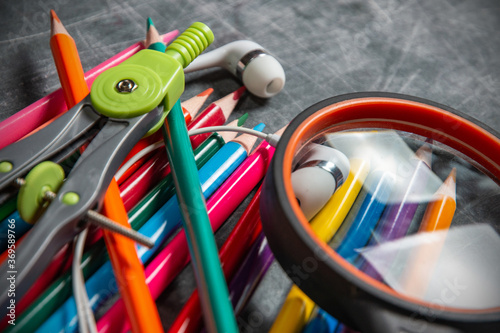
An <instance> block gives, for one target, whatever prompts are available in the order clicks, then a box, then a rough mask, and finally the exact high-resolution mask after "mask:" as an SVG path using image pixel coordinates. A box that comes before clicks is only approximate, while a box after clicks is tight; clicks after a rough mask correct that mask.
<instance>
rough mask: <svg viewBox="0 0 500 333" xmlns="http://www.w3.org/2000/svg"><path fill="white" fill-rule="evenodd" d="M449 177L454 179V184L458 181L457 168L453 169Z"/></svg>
mask: <svg viewBox="0 0 500 333" xmlns="http://www.w3.org/2000/svg"><path fill="white" fill-rule="evenodd" d="M448 177H451V179H453V182H456V181H457V168H453V169H451V172H450V174H449V176H448Z"/></svg>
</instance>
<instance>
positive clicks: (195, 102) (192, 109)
mask: <svg viewBox="0 0 500 333" xmlns="http://www.w3.org/2000/svg"><path fill="white" fill-rule="evenodd" d="M213 91H214V90H213V89H212V88H208V89H207V90H205V91H203V92H201V93H199V94H198V95H196V96H194V97H192V98H190V99H188V100H186V101H184V102H182V107H183V108H184V109H185V110H186V111H187V112H188V113H189V114H190V115H191V118H193V119H194V117H195V116H196V115H197V114H198V111H200V109H201V107H202V106H203V104H205V101H206V100H207V98H208V96H210V94H211V93H212V92H213Z"/></svg>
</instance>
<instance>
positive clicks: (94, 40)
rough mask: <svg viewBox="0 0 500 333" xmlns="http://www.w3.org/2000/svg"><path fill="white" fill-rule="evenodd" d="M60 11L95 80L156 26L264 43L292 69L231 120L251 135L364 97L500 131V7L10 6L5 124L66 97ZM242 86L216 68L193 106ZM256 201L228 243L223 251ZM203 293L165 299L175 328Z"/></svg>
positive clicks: (176, 292) (269, 314) (379, 2)
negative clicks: (57, 38)
mask: <svg viewBox="0 0 500 333" xmlns="http://www.w3.org/2000/svg"><path fill="white" fill-rule="evenodd" d="M50 9H55V10H56V12H57V14H58V16H59V17H60V18H61V20H62V22H63V23H64V25H65V26H66V28H67V30H68V31H69V33H70V34H71V35H72V36H73V38H74V39H75V41H76V44H77V47H78V49H79V52H80V57H81V59H82V62H83V67H84V70H89V69H90V68H92V67H94V66H96V65H98V64H99V63H101V62H102V61H104V60H105V59H107V58H109V57H110V56H112V55H114V54H115V53H117V52H119V51H121V50H122V49H124V48H126V47H127V46H129V45H131V44H132V43H134V42H136V41H138V40H140V39H143V38H144V35H145V27H146V18H147V17H148V16H150V17H152V19H153V21H154V22H155V25H156V27H157V28H158V30H159V31H160V32H167V31H170V30H173V29H179V30H183V29H185V28H187V27H188V26H189V24H191V23H192V22H194V21H202V22H205V23H207V24H208V25H209V26H210V27H211V28H212V30H213V31H214V34H215V42H214V44H213V46H211V47H210V49H213V48H215V47H217V46H221V45H224V44H226V43H228V42H230V41H234V40H237V39H250V40H253V41H256V42H258V43H260V44H261V45H263V46H264V47H266V48H267V49H268V50H269V51H270V52H271V53H273V54H274V55H276V57H277V58H278V59H279V60H280V62H281V63H282V64H283V67H284V69H285V72H286V75H287V82H286V86H285V89H284V90H283V92H282V93H281V94H279V95H278V96H276V97H274V98H272V99H270V100H264V99H260V98H256V97H253V96H251V95H247V96H246V97H244V98H243V100H242V101H241V103H240V105H239V106H238V108H237V110H236V111H235V113H234V114H233V116H232V117H231V119H233V118H235V117H238V116H240V115H242V114H243V113H245V112H248V113H249V114H250V117H249V120H248V122H247V125H249V126H253V125H255V124H257V123H258V122H260V121H263V122H265V123H266V124H267V130H268V131H269V132H274V131H276V130H277V129H279V128H281V127H282V126H284V125H285V124H287V123H288V122H289V121H290V120H291V119H292V118H293V117H294V116H295V115H297V114H298V113H299V112H300V111H302V110H303V109H305V108H306V107H308V106H310V105H312V104H314V103H316V102H318V101H320V100H322V99H325V98H327V97H331V96H334V95H339V94H343V93H348V92H359V91H386V92H397V93H404V94H410V95H414V96H418V97H423V98H427V99H430V100H433V101H436V102H438V103H442V104H445V105H449V106H451V107H453V108H455V109H458V110H460V111H462V112H464V113H466V114H468V115H470V116H472V117H475V118H477V119H479V120H480V121H482V122H485V123H487V124H488V125H489V126H490V127H492V128H493V129H495V130H497V131H500V117H499V115H500V111H499V109H500V98H499V97H498V92H499V91H500V57H499V54H500V34H499V33H498V31H500V7H499V3H498V1H497V0H477V1H471V0H423V1H422V0H406V1H403V0H370V1H365V0H337V1H319V0H314V1H295V0H294V1H290V0H271V1H264V0H256V1H194V0H184V1H165V0H163V1H162V0H147V1H140V2H139V1H137V2H134V1H130V0H122V1H117V0H88V1H78V2H76V1H70V0H34V1H32V0H17V1H3V2H2V4H1V5H0V21H1V22H2V29H0V73H1V81H0V87H1V90H2V93H1V95H0V96H1V97H0V120H3V119H5V118H7V117H8V116H10V115H12V114H14V113H15V112H16V111H18V110H20V109H22V108H23V107H25V106H27V105H29V104H31V103H32V102H34V101H36V100H38V99H39V98H41V97H42V96H44V95H46V94H47V93H49V92H51V91H53V90H55V89H57V88H58V87H59V81H58V78H57V73H56V69H55V66H54V63H53V60H52V56H51V52H50V48H49V32H50V29H49V28H50V27H49V10H50ZM239 85H240V83H239V82H238V81H237V80H236V79H234V78H233V77H232V76H231V75H230V74H228V73H226V72H224V71H222V70H207V71H204V72H199V73H194V74H190V75H189V76H188V77H187V88H186V93H185V95H184V96H187V97H189V96H193V95H194V94H196V93H198V92H201V91H202V90H204V89H206V88H208V87H213V88H214V89H215V92H214V94H213V95H212V97H211V99H210V101H213V100H215V99H218V98H219V97H222V96H224V95H226V94H228V93H229V92H231V91H233V90H235V89H237V88H238V87H239ZM0 135H1V134H0ZM246 203H248V200H247V201H246V202H245V203H244V204H243V205H241V207H240V208H239V209H238V211H236V212H235V213H234V214H233V216H232V217H231V219H230V221H229V223H227V224H226V226H224V227H223V228H222V230H221V232H219V233H218V235H217V236H218V237H217V238H218V242H219V244H222V242H223V240H224V237H225V235H227V233H228V232H229V231H230V228H231V226H232V225H234V223H235V222H236V221H237V219H238V217H239V216H240V215H241V213H242V212H243V210H244V208H245V206H246ZM289 286H290V282H289V280H288V279H287V278H286V277H285V275H284V273H283V272H282V271H281V269H280V267H279V266H278V265H277V264H276V263H275V264H273V266H272V267H271V270H270V273H269V274H268V275H266V277H265V279H264V282H263V283H262V284H261V285H260V287H259V288H258V290H257V292H256V294H255V296H254V297H253V298H252V301H251V303H250V305H249V306H248V307H247V308H246V309H245V311H244V313H243V314H242V316H241V318H239V323H240V325H241V328H242V331H244V332H261V331H266V330H267V329H268V328H269V326H270V324H271V323H272V321H273V319H274V316H275V314H276V311H277V310H278V308H279V305H280V303H281V302H282V301H283V297H284V295H286V292H287V290H288V288H289ZM193 287H194V279H193V277H192V270H191V269H190V268H188V269H186V270H185V271H184V272H183V274H182V275H181V276H180V277H179V278H178V279H177V280H175V282H174V283H173V284H172V285H171V287H170V288H169V289H168V290H167V291H165V292H164V293H163V295H162V296H161V297H160V299H159V300H158V306H159V310H160V313H161V316H162V320H163V322H164V325H165V327H166V328H168V327H169V325H170V324H171V323H172V321H173V320H174V318H175V315H176V313H177V311H178V310H179V309H180V307H181V306H182V304H183V302H184V301H186V299H187V297H188V296H189V294H190V292H191V290H192V288H193Z"/></svg>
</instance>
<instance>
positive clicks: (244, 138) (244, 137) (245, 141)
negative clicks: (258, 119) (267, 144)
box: [231, 123, 266, 153]
mask: <svg viewBox="0 0 500 333" xmlns="http://www.w3.org/2000/svg"><path fill="white" fill-rule="evenodd" d="M264 127H266V125H265V124H264V123H260V124H258V125H256V126H255V127H254V128H253V129H254V130H256V131H259V132H262V130H263V129H264ZM231 141H233V142H237V143H239V144H240V145H241V146H242V147H243V148H244V149H245V150H246V151H247V153H250V151H252V147H253V146H254V145H255V142H257V137H256V136H254V135H252V134H247V133H243V134H241V135H239V136H237V137H236V138H234V139H233V140H231Z"/></svg>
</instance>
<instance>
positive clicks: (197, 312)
mask: <svg viewBox="0 0 500 333" xmlns="http://www.w3.org/2000/svg"><path fill="white" fill-rule="evenodd" d="M261 189H262V186H261V187H260V188H259V189H258V190H257V192H256V193H255V195H254V196H253V198H252V200H251V201H250V203H249V204H248V206H247V208H246V209H245V211H244V212H243V214H242V215H241V217H240V219H239V220H238V222H237V223H236V225H235V226H234V228H233V230H232V231H231V233H230V234H229V236H228V238H227V240H226V242H225V243H224V245H223V246H222V248H221V250H220V251H219V256H220V260H221V263H222V269H223V270H224V276H225V277H226V280H227V281H229V280H231V279H232V277H233V276H234V273H235V272H236V270H237V269H238V266H239V263H240V261H241V258H242V257H243V256H244V255H245V253H247V252H248V250H249V249H250V247H251V246H252V244H253V243H254V242H255V240H256V239H257V237H258V236H259V235H260V234H261V231H262V224H261V223H260V213H259V205H260V193H261ZM202 324H203V320H202V313H201V305H200V299H199V295H198V290H195V291H194V292H193V293H192V294H191V296H190V297H189V299H188V300H187V302H186V303H185V304H184V307H183V308H182V310H181V312H180V313H179V315H178V316H177V318H176V319H175V321H174V323H173V324H172V326H170V329H169V330H168V332H169V333H177V332H179V331H182V332H185V333H189V332H193V333H194V332H199V331H200V330H201V328H202Z"/></svg>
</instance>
